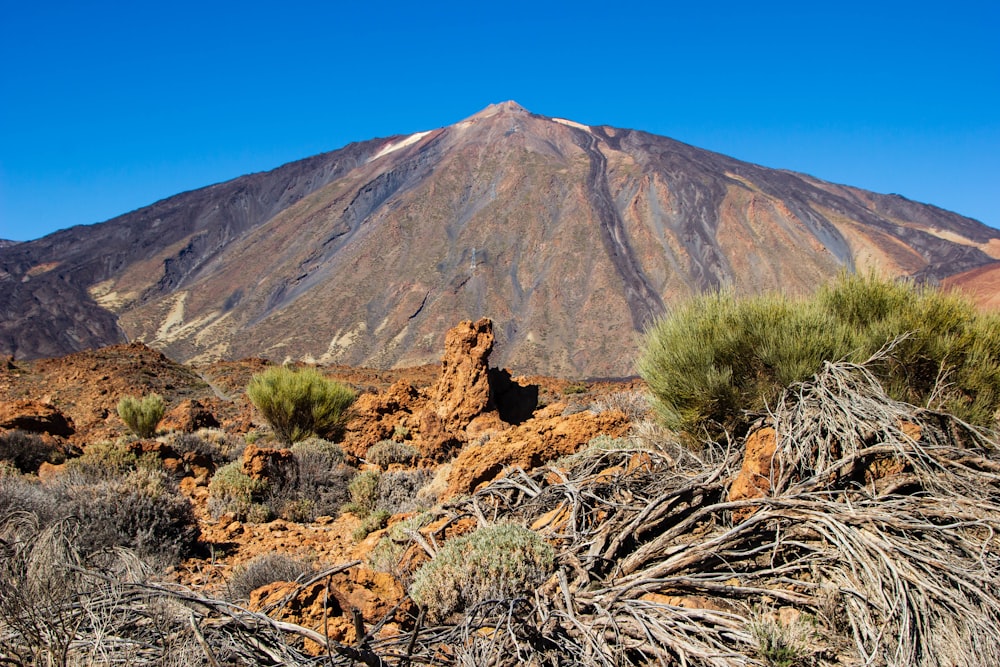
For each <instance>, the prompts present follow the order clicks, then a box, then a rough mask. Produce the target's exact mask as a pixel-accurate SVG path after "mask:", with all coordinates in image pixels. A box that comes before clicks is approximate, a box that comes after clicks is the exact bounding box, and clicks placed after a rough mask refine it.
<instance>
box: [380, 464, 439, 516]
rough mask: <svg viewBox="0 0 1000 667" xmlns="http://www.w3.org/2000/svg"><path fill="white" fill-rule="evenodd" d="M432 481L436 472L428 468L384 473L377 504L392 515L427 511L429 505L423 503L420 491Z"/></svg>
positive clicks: (381, 476) (381, 477)
mask: <svg viewBox="0 0 1000 667" xmlns="http://www.w3.org/2000/svg"><path fill="white" fill-rule="evenodd" d="M432 479H434V471H432V470H429V469H427V468H423V469H420V470H397V471H393V472H384V473H382V474H381V475H379V480H378V490H377V493H378V499H377V500H376V501H375V503H376V505H377V506H378V507H382V508H384V509H386V510H388V511H389V513H390V514H400V513H401V512H413V511H415V510H418V509H426V508H427V507H428V506H429V504H428V503H424V502H422V498H421V496H420V491H421V489H423V488H424V487H425V486H427V485H428V484H430V482H431V480H432Z"/></svg>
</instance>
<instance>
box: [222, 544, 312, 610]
mask: <svg viewBox="0 0 1000 667" xmlns="http://www.w3.org/2000/svg"><path fill="white" fill-rule="evenodd" d="M310 572H312V567H311V566H310V565H309V563H306V562H305V561H301V560H299V559H297V558H292V557H291V556H287V555H285V554H278V553H271V554H261V555H260V556H256V557H255V558H252V559H251V560H249V561H247V562H246V563H245V564H243V565H241V566H240V567H237V568H236V569H234V570H233V573H232V575H231V576H230V577H229V581H228V582H227V589H228V591H229V599H231V600H232V601H234V602H247V601H249V600H250V594H251V593H252V592H254V591H255V590H257V589H258V588H260V587H261V586H267V585H268V584H273V583H274V582H276V581H292V582H294V581H298V580H300V579H301V578H303V577H304V575H306V574H309V573H310Z"/></svg>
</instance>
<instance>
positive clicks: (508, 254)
mask: <svg viewBox="0 0 1000 667" xmlns="http://www.w3.org/2000/svg"><path fill="white" fill-rule="evenodd" d="M998 258H1000V232H998V231H997V230H994V229H991V228H989V227H987V226H985V225H983V224H981V223H979V222H977V221H975V220H972V219H969V218H965V217H962V216H959V215H957V214H954V213H950V212H948V211H944V210H942V209H939V208H936V207H933V206H928V205H924V204H918V203H915V202H912V201H909V200H907V199H904V198H902V197H899V196H895V195H879V194H875V193H871V192H866V191H864V190H859V189H857V188H852V187H847V186H842V185H835V184H831V183H827V182H824V181H821V180H818V179H815V178H812V177H810V176H805V175H802V174H796V173H792V172H787V171H778V170H773V169H767V168H764V167H760V166H757V165H753V164H749V163H746V162H741V161H739V160H735V159H733V158H729V157H726V156H724V155H719V154H717V153H711V152H708V151H704V150H701V149H698V148H694V147H692V146H689V145H686V144H683V143H680V142H677V141H674V140H671V139H668V138H665V137H660V136H655V135H651V134H647V133H644V132H639V131H634V130H623V129H617V128H612V127H606V126H587V125H583V124H581V123H576V122H573V121H570V120H565V119H560V118H548V117H544V116H539V115H536V114H532V113H530V112H529V111H527V110H525V109H524V108H522V107H521V106H519V105H518V104H516V103H515V102H503V103H500V104H495V105H491V106H489V107H487V108H486V109H483V110H482V111H480V112H479V113H477V114H475V115H473V116H470V117H468V118H466V119H465V120H462V121H460V122H458V123H456V124H454V125H451V126H448V127H445V128H440V129H436V130H431V131H427V132H418V133H416V134H412V135H405V136H394V137H389V138H384V139H373V140H370V141H364V142H360V143H355V144H350V145H348V146H346V147H344V148H342V149H340V150H337V151H333V152H330V153H325V154H322V155H318V156H315V157H312V158H308V159H305V160H301V161H298V162H293V163H290V164H286V165H284V166H281V167H278V168H277V169H274V170H273V171H270V172H266V173H258V174H251V175H248V176H243V177H240V178H237V179H234V180H232V181H228V182H226V183H221V184H217V185H212V186H209V187H206V188H202V189H200V190H195V191H192V192H186V193H183V194H179V195H177V196H174V197H171V198H169V199H165V200H163V201H160V202H157V203H155V204H152V205H151V206H148V207H146V208H143V209H140V210H138V211H135V212H133V213H128V214H126V215H123V216H120V217H118V218H114V219H112V220H109V221H107V222H104V223H101V224H97V225H92V226H81V227H74V228H72V229H67V230H63V231H60V232H56V233H54V234H52V235H49V236H47V237H44V238H42V239H39V240H37V241H32V242H27V243H19V244H16V245H12V246H8V247H0V312H2V314H3V320H2V321H0V353H5V354H13V355H15V356H17V357H19V358H31V357H38V356H54V355H59V354H64V353H67V352H70V351H74V350H78V349H81V348H86V347H92V346H98V345H104V344H109V343H112V342H119V341H122V340H126V339H127V340H138V341H144V342H146V343H148V344H150V345H152V346H154V347H156V348H159V349H160V350H162V351H163V352H165V353H166V354H167V355H169V356H171V357H172V358H175V359H177V360H180V361H184V362H190V361H201V360H210V359H217V358H238V357H246V356H266V357H270V358H272V359H275V360H278V361H281V360H285V359H307V360H315V361H322V362H331V363H346V364H352V365H368V366H376V367H390V366H400V365H413V364H419V363H425V362H430V361H436V360H437V357H438V355H439V351H440V349H441V346H442V341H443V336H444V333H445V331H447V330H448V328H449V327H451V326H452V325H453V324H455V323H456V322H458V321H460V320H464V319H478V318H479V317H483V316H487V317H490V318H492V319H493V321H494V322H495V331H496V336H497V351H496V352H495V353H494V357H493V358H494V362H495V363H499V364H500V365H504V366H508V367H509V368H511V369H512V370H514V371H515V372H521V373H545V374H551V375H561V376H576V377H579V376H617V375H628V374H631V373H633V372H634V371H633V367H632V359H633V357H634V352H635V349H636V343H637V339H638V335H637V334H638V332H640V331H641V330H642V329H643V327H644V326H646V325H647V324H648V323H649V322H650V321H652V320H653V319H654V318H656V317H658V316H659V315H661V314H662V313H663V312H664V311H665V309H666V307H667V306H668V304H669V303H671V302H672V301H674V300H676V299H681V298H684V297H685V296H687V295H690V294H693V293H696V292H699V291H703V290H710V289H718V288H720V287H731V288H732V289H734V290H736V291H738V292H744V293H752V292H759V291H762V290H773V289H780V290H785V291H788V292H793V293H802V292H806V291H809V290H812V289H814V288H815V287H816V285H818V284H819V283H821V282H822V281H824V280H826V279H828V278H829V277H831V276H833V275H834V274H835V273H837V272H838V271H841V270H843V269H847V270H868V269H874V270H877V271H879V272H881V273H883V274H886V275H893V276H913V277H916V278H919V279H930V280H940V279H945V278H948V277H950V276H953V275H956V274H959V273H962V272H966V271H972V270H974V269H978V270H983V267H990V266H993V265H994V264H996V263H997V262H998Z"/></svg>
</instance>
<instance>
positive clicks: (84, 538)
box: [59, 469, 200, 565]
mask: <svg viewBox="0 0 1000 667" xmlns="http://www.w3.org/2000/svg"><path fill="white" fill-rule="evenodd" d="M59 495H60V497H61V498H62V506H63V507H64V508H65V509H66V510H67V511H68V512H69V513H70V514H71V515H72V516H75V517H76V518H77V519H78V520H79V524H80V528H79V533H78V535H77V537H76V543H77V545H78V548H80V550H81V551H83V552H88V553H89V552H94V551H98V550H100V549H106V548H109V547H115V546H121V547H127V548H129V549H132V550H133V551H135V552H136V553H137V554H138V555H139V556H141V557H143V558H146V559H149V560H150V561H152V562H155V563H157V564H161V565H167V564H171V563H174V562H176V561H177V560H178V559H180V558H183V557H186V556H190V555H191V554H193V553H194V550H195V548H196V546H197V541H198V536H199V534H200V529H199V528H198V520H197V517H196V516H195V514H194V508H193V507H192V505H191V501H190V500H188V499H187V498H186V497H185V496H184V495H183V494H181V493H180V491H179V489H178V488H177V485H176V483H174V481H173V480H172V479H170V477H169V476H168V475H167V474H166V473H164V472H163V471H161V470H148V469H137V470H134V471H132V472H130V473H127V474H126V475H124V476H122V477H119V478H117V479H110V480H101V481H99V482H96V483H93V484H84V485H80V484H73V485H71V486H66V487H64V488H63V489H61V491H60V493H59Z"/></svg>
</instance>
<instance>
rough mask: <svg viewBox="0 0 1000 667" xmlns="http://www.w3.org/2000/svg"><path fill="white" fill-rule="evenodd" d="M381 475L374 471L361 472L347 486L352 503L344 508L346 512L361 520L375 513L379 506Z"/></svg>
mask: <svg viewBox="0 0 1000 667" xmlns="http://www.w3.org/2000/svg"><path fill="white" fill-rule="evenodd" d="M379 477H380V475H379V473H377V472H374V471H372V470H365V471H364V472H359V473H358V474H357V475H355V476H354V479H352V480H351V483H350V484H348V485H347V492H348V493H349V494H350V497H351V502H349V503H348V504H347V505H345V506H344V511H345V512H350V513H351V514H353V515H355V516H356V517H358V518H359V519H364V518H365V517H367V516H368V515H369V514H371V513H372V512H374V511H375V508H376V507H377V506H378V483H379Z"/></svg>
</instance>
